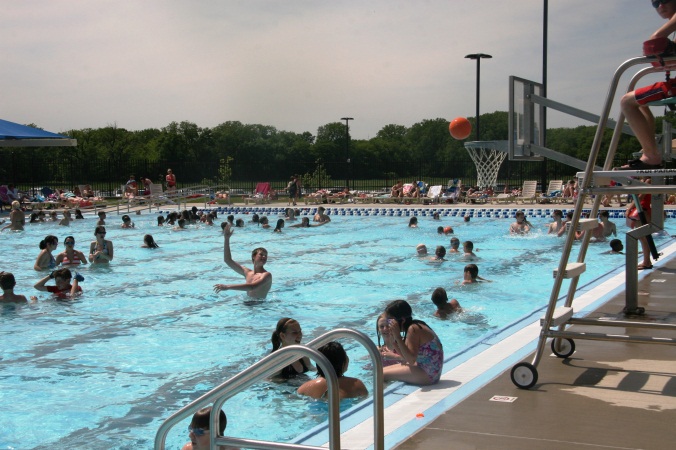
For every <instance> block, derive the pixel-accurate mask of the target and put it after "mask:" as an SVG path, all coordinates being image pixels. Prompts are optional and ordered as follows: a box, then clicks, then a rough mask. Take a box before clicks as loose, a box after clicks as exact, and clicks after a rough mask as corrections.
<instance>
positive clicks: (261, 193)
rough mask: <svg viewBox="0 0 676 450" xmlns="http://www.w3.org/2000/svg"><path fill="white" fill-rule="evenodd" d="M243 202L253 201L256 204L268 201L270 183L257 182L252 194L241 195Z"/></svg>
mask: <svg viewBox="0 0 676 450" xmlns="http://www.w3.org/2000/svg"><path fill="white" fill-rule="evenodd" d="M243 198H244V203H245V204H247V205H248V204H249V202H254V203H256V204H261V203H270V183H258V184H256V189H254V192H253V194H251V195H250V196H246V197H243Z"/></svg>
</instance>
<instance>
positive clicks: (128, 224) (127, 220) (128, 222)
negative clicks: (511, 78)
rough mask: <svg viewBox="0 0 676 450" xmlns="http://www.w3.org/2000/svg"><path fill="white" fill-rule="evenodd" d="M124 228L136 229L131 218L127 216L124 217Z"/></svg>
mask: <svg viewBox="0 0 676 450" xmlns="http://www.w3.org/2000/svg"><path fill="white" fill-rule="evenodd" d="M122 228H134V222H132V221H131V217H129V216H128V215H126V214H125V215H124V216H122Z"/></svg>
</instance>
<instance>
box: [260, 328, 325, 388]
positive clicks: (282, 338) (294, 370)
mask: <svg viewBox="0 0 676 450" xmlns="http://www.w3.org/2000/svg"><path fill="white" fill-rule="evenodd" d="M302 339H303V330H302V329H301V328H300V323H298V321H297V320H295V319H292V318H291V317H282V318H281V319H279V320H278V321H277V325H276V326H275V331H273V332H272V337H271V338H270V341H271V342H272V351H271V352H270V353H273V352H275V351H277V350H279V349H280V348H282V347H286V346H288V345H300V342H301V340H302ZM311 370H312V371H314V370H315V367H314V366H313V365H312V362H311V361H310V358H308V357H307V356H303V357H302V358H301V359H299V360H297V361H294V362H293V363H291V364H289V365H288V366H286V367H284V368H283V369H282V370H280V371H279V372H278V373H277V374H276V375H275V376H274V377H273V378H280V379H283V380H288V379H289V378H293V377H295V376H296V375H300V374H302V373H305V372H308V371H311Z"/></svg>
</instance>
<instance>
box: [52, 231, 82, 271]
mask: <svg viewBox="0 0 676 450" xmlns="http://www.w3.org/2000/svg"><path fill="white" fill-rule="evenodd" d="M63 245H65V246H66V248H65V249H64V251H62V252H61V253H59V254H58V255H56V264H57V265H59V264H61V265H64V266H77V265H80V264H82V265H86V264H87V258H86V257H85V255H84V253H82V252H81V251H80V250H75V238H74V237H73V236H66V239H64V240H63Z"/></svg>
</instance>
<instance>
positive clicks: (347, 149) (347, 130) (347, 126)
mask: <svg viewBox="0 0 676 450" xmlns="http://www.w3.org/2000/svg"><path fill="white" fill-rule="evenodd" d="M340 120H344V121H345V161H346V162H347V171H346V172H345V186H347V188H348V189H350V167H351V166H350V120H354V119H353V118H352V117H341V118H340Z"/></svg>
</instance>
